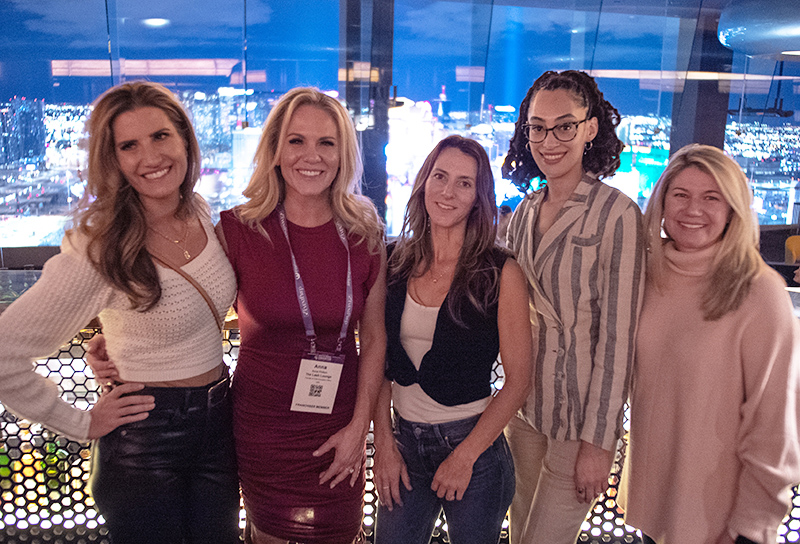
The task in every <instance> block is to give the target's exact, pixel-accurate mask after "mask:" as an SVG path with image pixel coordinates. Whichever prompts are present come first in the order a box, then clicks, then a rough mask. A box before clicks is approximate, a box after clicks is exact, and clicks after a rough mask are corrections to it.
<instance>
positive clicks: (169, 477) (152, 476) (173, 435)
mask: <svg viewBox="0 0 800 544" xmlns="http://www.w3.org/2000/svg"><path fill="white" fill-rule="evenodd" d="M136 394H137V395H138V394H147V395H153V396H154V397H155V404H156V407H155V409H154V410H152V411H151V412H150V415H149V416H148V417H147V419H145V420H143V421H139V422H136V423H131V424H128V425H123V426H121V427H119V428H117V429H116V430H114V431H113V432H111V433H109V434H108V435H106V436H104V437H102V438H100V439H99V440H97V441H96V442H95V445H94V449H93V452H92V455H93V458H92V475H91V478H90V488H91V493H92V495H93V497H94V500H95V503H96V504H97V507H98V510H99V511H100V513H101V514H102V515H103V517H104V518H105V519H106V526H107V527H108V528H109V532H110V536H111V541H112V542H113V543H114V544H144V543H146V544H205V543H207V544H212V543H213V544H234V543H238V542H239V532H240V531H239V528H238V521H239V480H238V476H237V473H236V456H235V452H234V445H233V432H232V426H231V407H230V395H229V380H228V379H227V378H225V379H223V380H220V381H219V382H216V383H214V384H210V385H208V386H206V387H176V388H171V387H169V388H167V387H164V388H162V387H151V388H145V389H144V390H142V391H138V392H137V393H136Z"/></svg>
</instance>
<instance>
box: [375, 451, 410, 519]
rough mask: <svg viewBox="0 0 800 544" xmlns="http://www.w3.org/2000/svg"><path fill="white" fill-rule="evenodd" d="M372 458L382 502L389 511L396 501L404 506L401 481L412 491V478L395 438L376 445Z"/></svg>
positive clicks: (376, 486) (376, 487) (376, 485)
mask: <svg viewBox="0 0 800 544" xmlns="http://www.w3.org/2000/svg"><path fill="white" fill-rule="evenodd" d="M372 459H373V465H372V473H373V475H374V476H373V482H374V483H375V489H377V490H378V496H379V497H380V500H381V504H383V505H384V506H386V507H387V508H388V509H389V511H391V510H392V509H393V508H394V505H395V503H396V504H397V505H398V506H403V500H402V499H401V498H400V482H401V481H402V482H403V485H404V486H406V489H407V490H409V491H411V479H410V478H409V477H408V470H407V469H406V463H405V461H403V456H402V455H401V454H400V451H399V450H398V449H397V444H396V443H395V441H394V439H392V440H387V441H386V442H385V443H384V444H378V445H376V446H375V454H374V455H373V457H372Z"/></svg>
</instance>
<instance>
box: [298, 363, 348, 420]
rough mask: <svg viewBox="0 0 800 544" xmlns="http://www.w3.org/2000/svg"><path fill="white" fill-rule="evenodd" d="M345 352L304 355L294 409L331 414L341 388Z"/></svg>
mask: <svg viewBox="0 0 800 544" xmlns="http://www.w3.org/2000/svg"><path fill="white" fill-rule="evenodd" d="M343 364H344V355H336V354H333V353H324V352H319V351H318V352H317V353H314V354H311V353H306V354H305V355H304V356H303V358H302V359H300V371H299V372H298V373H297V382H296V383H295V385H294V396H293V397H292V408H291V410H292V411H293V412H313V413H316V414H330V413H331V412H332V411H333V403H334V401H336V391H338V390H339V378H340V377H341V375H342V366H343Z"/></svg>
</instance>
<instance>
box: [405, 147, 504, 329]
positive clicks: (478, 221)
mask: <svg viewBox="0 0 800 544" xmlns="http://www.w3.org/2000/svg"><path fill="white" fill-rule="evenodd" d="M445 149H457V150H459V151H461V152H462V153H464V154H465V155H467V156H469V157H472V158H473V159H475V162H476V164H477V165H478V171H477V175H476V178H475V204H474V205H473V207H472V210H471V211H470V213H469V215H468V216H467V228H466V233H465V235H464V245H463V246H462V247H461V253H460V255H459V257H458V263H457V265H456V271H455V275H454V276H453V284H452V286H451V287H450V293H451V295H450V296H448V311H449V312H450V315H451V316H452V317H453V319H454V320H455V321H456V322H459V323H461V318H460V315H461V308H460V304H461V302H460V301H461V300H463V299H464V298H466V299H467V300H469V301H470V303H472V305H473V306H475V308H476V309H478V311H480V312H485V311H486V310H487V308H488V306H489V305H491V304H493V303H494V302H495V301H496V300H497V296H498V294H499V279H500V274H499V271H498V270H497V267H496V266H495V263H494V262H493V261H492V260H491V257H492V249H493V248H495V247H496V246H495V237H496V236H497V206H496V205H495V193H494V177H493V176H492V168H491V166H490V164H489V157H488V156H487V155H486V151H485V150H484V149H483V147H481V145H480V144H479V143H478V142H476V141H475V140H471V139H469V138H463V137H461V136H448V137H447V138H445V139H444V140H442V141H440V142H439V143H438V144H437V145H436V147H434V148H433V151H431V152H430V154H429V155H428V157H427V158H426V159H425V162H424V163H423V165H422V168H420V170H419V173H418V174H417V177H416V179H415V181H414V187H413V188H412V190H411V197H410V198H409V200H408V205H407V206H406V213H405V219H404V220H403V228H402V230H401V232H400V235H399V236H398V239H397V245H396V247H395V250H394V251H393V252H392V256H391V258H390V259H389V283H396V282H399V281H407V280H408V279H409V278H410V277H412V276H414V277H419V276H421V275H422V274H424V273H425V272H427V271H428V269H430V267H431V264H433V242H432V240H431V233H430V230H429V228H428V221H429V219H428V212H427V210H426V208H425V182H426V181H427V179H428V176H429V175H430V174H431V172H432V171H433V167H434V165H435V164H436V160H437V159H438V158H439V155H441V154H442V151H444V150H445Z"/></svg>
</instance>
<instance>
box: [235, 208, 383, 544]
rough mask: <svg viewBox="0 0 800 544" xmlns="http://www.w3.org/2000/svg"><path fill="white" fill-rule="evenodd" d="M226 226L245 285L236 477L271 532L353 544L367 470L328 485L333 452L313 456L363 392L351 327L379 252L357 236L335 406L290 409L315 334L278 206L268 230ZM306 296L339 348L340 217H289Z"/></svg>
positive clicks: (324, 339) (313, 543) (321, 344)
mask: <svg viewBox="0 0 800 544" xmlns="http://www.w3.org/2000/svg"><path fill="white" fill-rule="evenodd" d="M221 222H222V228H223V231H224V233H225V240H226V241H227V244H228V251H229V258H230V261H231V264H232V265H233V269H234V271H235V272H236V279H237V281H238V285H239V291H238V294H237V297H236V309H237V311H238V314H239V327H240V330H241V346H240V348H239V360H238V362H237V366H236V372H235V375H234V379H233V409H234V415H233V421H234V435H235V438H236V454H237V458H238V463H239V478H240V480H241V485H242V495H243V497H244V502H245V508H246V509H247V513H248V517H249V520H250V521H251V522H252V523H253V524H254V525H255V526H256V527H257V528H258V529H259V530H261V531H263V532H266V533H268V534H271V535H273V536H276V537H279V538H282V539H286V540H291V541H299V542H303V543H307V544H323V543H324V544H337V543H342V544H349V543H350V542H352V541H353V539H354V538H355V537H356V535H357V534H358V531H359V529H360V527H361V516H362V500H363V493H364V483H365V475H364V469H363V468H362V470H361V475H360V477H359V480H358V481H357V483H356V485H355V486H354V487H350V484H349V479H347V480H345V481H344V482H341V483H340V484H338V485H337V486H336V487H335V488H333V489H330V486H329V482H328V483H326V484H324V485H320V484H319V475H320V473H322V472H323V471H325V470H326V469H327V468H328V467H329V466H330V464H331V462H332V461H333V458H334V453H333V452H329V453H328V454H326V455H324V456H322V457H318V458H317V457H312V455H311V454H312V452H313V451H314V450H316V449H317V448H319V447H320V446H321V445H322V444H323V443H324V442H325V441H326V440H327V439H328V438H329V437H331V436H332V435H333V434H334V433H336V432H337V431H338V430H339V429H341V428H343V427H344V426H346V425H347V424H348V423H349V422H350V420H351V418H352V416H353V407H354V405H355V400H356V389H357V378H358V366H359V365H358V355H357V353H356V345H355V337H354V334H353V328H354V326H355V324H356V323H357V321H358V320H359V319H360V317H361V313H362V311H363V308H364V302H365V300H366V298H367V295H368V293H369V290H370V289H371V287H372V285H373V284H374V283H375V280H376V278H377V276H378V273H379V270H380V256H379V255H378V254H375V255H371V254H370V253H369V249H368V244H367V242H366V241H364V242H361V243H360V244H356V243H355V242H356V241H355V239H353V238H351V239H350V253H351V261H352V278H353V298H354V307H353V317H352V319H351V320H350V326H349V331H348V335H347V339H346V341H345V343H344V350H343V351H344V354H345V363H344V368H343V369H342V374H341V378H340V381H339V389H338V391H337V394H336V401H335V403H334V407H333V413H332V414H330V415H326V414H314V413H305V412H295V411H291V410H290V406H291V402H292V395H293V393H294V388H295V382H296V380H297V374H298V369H299V365H300V359H301V357H302V355H303V352H304V351H305V350H308V348H309V343H308V341H307V340H306V336H305V329H304V327H303V320H302V317H301V314H300V306H299V304H298V302H297V295H296V291H295V285H294V280H293V274H292V264H291V257H290V253H289V247H288V245H287V243H286V238H285V237H284V234H283V231H282V230H281V228H280V223H279V221H278V214H277V213H276V212H273V213H272V214H271V215H270V216H269V217H267V218H266V219H265V220H264V221H263V222H262V225H263V227H264V228H265V229H266V231H267V233H268V234H269V236H270V240H267V239H266V238H265V237H264V236H263V235H262V234H260V233H258V232H256V231H254V230H251V229H250V228H248V227H247V226H245V225H244V224H242V223H241V222H240V221H239V220H238V219H237V218H236V216H235V215H234V214H233V212H231V211H225V212H222V215H221ZM288 227H289V237H290V239H291V242H292V249H293V250H294V254H295V258H296V259H297V265H298V267H299V270H300V275H301V276H302V278H303V283H304V285H305V289H306V292H307V296H308V302H309V306H310V308H311V317H312V319H313V321H314V327H315V329H316V334H317V337H318V339H317V349H319V350H322V351H333V350H334V349H335V347H336V341H337V339H338V337H339V334H340V331H341V327H342V320H343V318H344V307H345V287H346V280H347V252H346V250H345V247H344V245H343V244H342V242H341V239H340V238H339V236H338V234H337V232H336V227H335V225H334V223H333V221H330V222H328V223H326V224H325V225H322V226H319V227H313V228H304V227H300V226H297V225H294V224H292V223H289V224H288Z"/></svg>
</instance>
